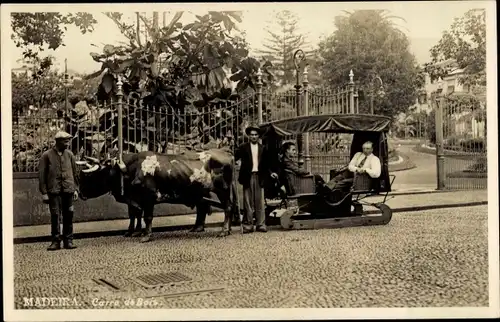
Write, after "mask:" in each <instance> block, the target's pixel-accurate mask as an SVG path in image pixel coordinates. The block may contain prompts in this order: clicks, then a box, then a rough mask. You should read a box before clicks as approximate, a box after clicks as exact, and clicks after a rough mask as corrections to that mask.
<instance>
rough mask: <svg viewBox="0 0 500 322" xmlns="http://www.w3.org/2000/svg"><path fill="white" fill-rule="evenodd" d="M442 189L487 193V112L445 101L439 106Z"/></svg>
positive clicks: (438, 147) (437, 105) (439, 171)
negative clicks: (477, 190) (473, 190)
mask: <svg viewBox="0 0 500 322" xmlns="http://www.w3.org/2000/svg"><path fill="white" fill-rule="evenodd" d="M436 107H437V112H436V131H437V132H436V147H437V150H436V153H437V158H438V188H440V189H486V188H487V176H488V175H487V173H488V172H487V164H488V162H487V157H486V155H487V140H486V112H485V110H484V109H482V108H474V109H473V108H471V106H470V105H467V104H463V103H461V102H457V101H454V100H450V99H449V98H446V97H442V98H439V101H438V102H437V104H436Z"/></svg>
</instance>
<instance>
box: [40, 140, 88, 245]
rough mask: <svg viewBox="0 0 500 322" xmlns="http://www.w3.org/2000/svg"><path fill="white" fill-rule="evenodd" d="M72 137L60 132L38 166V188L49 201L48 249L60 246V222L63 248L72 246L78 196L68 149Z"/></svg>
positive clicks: (74, 169)
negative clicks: (50, 241)
mask: <svg viewBox="0 0 500 322" xmlns="http://www.w3.org/2000/svg"><path fill="white" fill-rule="evenodd" d="M71 138H72V136H71V135H70V134H69V133H66V132H64V131H60V132H58V133H57V134H56V136H55V141H56V144H55V146H54V147H53V148H52V149H50V150H48V151H45V152H44V153H43V154H42V157H41V159H40V164H39V167H38V174H39V178H38V180H39V189H40V193H41V194H42V199H43V202H44V203H47V204H49V209H50V221H51V235H52V244H51V245H50V246H49V247H48V248H47V250H58V249H60V248H61V229H60V221H61V219H60V218H61V216H62V223H63V231H62V239H63V241H64V248H66V249H73V248H76V246H74V245H73V211H74V210H73V201H75V200H77V199H78V186H79V183H78V168H77V166H76V160H75V156H74V155H73V153H72V152H71V151H69V150H68V149H67V146H68V144H69V142H70V139H71Z"/></svg>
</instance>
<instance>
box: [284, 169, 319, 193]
mask: <svg viewBox="0 0 500 322" xmlns="http://www.w3.org/2000/svg"><path fill="white" fill-rule="evenodd" d="M282 176H283V184H284V186H285V189H286V194H287V198H289V199H294V198H299V197H303V196H314V195H316V182H315V181H314V176H313V175H312V174H311V175H307V176H298V175H297V174H295V172H293V171H290V170H284V171H283V175H282Z"/></svg>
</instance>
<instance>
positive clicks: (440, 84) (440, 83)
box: [437, 77, 443, 95]
mask: <svg viewBox="0 0 500 322" xmlns="http://www.w3.org/2000/svg"><path fill="white" fill-rule="evenodd" d="M437 85H438V88H437V93H438V95H439V94H441V93H442V92H443V80H442V79H441V77H439V79H438V83H437Z"/></svg>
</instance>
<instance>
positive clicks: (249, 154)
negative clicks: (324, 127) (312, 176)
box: [235, 125, 278, 234]
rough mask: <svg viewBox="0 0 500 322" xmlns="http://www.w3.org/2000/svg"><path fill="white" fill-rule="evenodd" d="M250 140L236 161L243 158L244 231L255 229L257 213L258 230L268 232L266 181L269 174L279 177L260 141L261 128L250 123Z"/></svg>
mask: <svg viewBox="0 0 500 322" xmlns="http://www.w3.org/2000/svg"><path fill="white" fill-rule="evenodd" d="M245 133H246V135H247V136H248V137H249V140H250V142H247V143H243V144H242V145H240V146H239V147H238V149H237V150H236V153H235V161H238V160H241V166H240V174H239V177H238V182H239V183H240V184H241V185H242V186H243V210H244V215H243V220H242V229H243V233H244V234H246V233H251V232H253V231H254V229H253V228H254V227H253V217H254V215H255V219H256V221H255V224H256V230H257V231H260V232H267V228H266V223H265V220H266V216H265V212H264V189H263V187H264V182H265V181H266V179H268V177H269V176H271V177H273V178H277V177H278V175H277V174H276V173H274V172H272V171H271V166H270V163H269V160H270V159H271V158H270V157H269V155H268V151H267V149H265V148H264V147H263V146H262V144H260V143H259V135H260V128H259V127H258V126H256V125H249V126H248V127H247V128H246V129H245Z"/></svg>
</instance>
